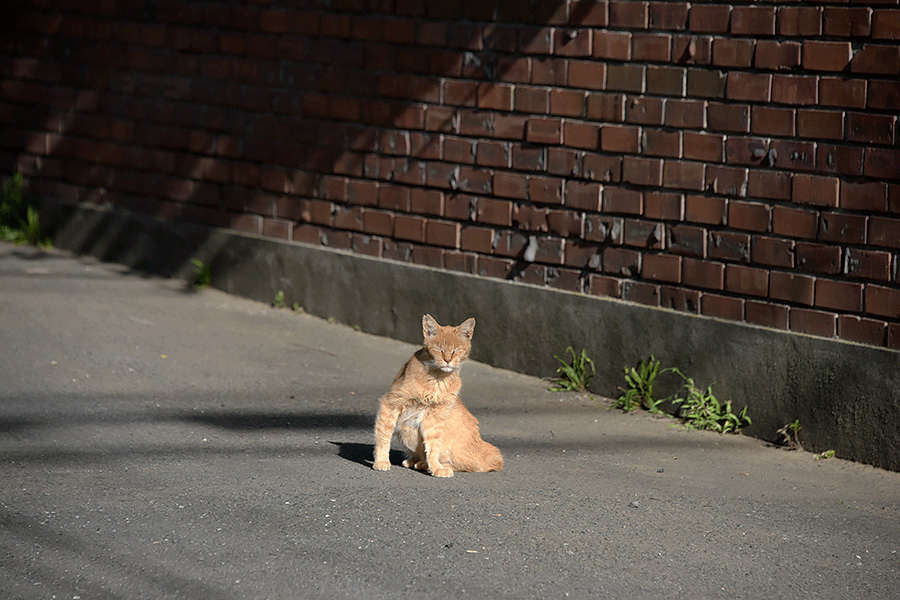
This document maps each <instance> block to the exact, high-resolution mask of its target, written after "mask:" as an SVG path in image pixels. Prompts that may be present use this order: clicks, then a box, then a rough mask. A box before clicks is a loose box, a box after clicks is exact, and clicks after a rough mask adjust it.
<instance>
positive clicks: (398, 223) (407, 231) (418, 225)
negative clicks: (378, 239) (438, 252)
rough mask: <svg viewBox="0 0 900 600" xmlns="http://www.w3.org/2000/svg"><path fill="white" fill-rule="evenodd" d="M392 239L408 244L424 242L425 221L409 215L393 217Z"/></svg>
mask: <svg viewBox="0 0 900 600" xmlns="http://www.w3.org/2000/svg"><path fill="white" fill-rule="evenodd" d="M393 237H395V238H397V239H400V240H407V241H410V242H420V243H422V242H424V241H425V219H423V218H421V217H414V216H410V215H395V216H394V232H393Z"/></svg>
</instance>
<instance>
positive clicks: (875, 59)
mask: <svg viewBox="0 0 900 600" xmlns="http://www.w3.org/2000/svg"><path fill="white" fill-rule="evenodd" d="M898 71H900V46H896V45H892V46H882V45H876V44H865V45H863V47H862V48H860V49H859V50H858V51H857V52H856V54H854V55H853V60H852V61H850V72H852V73H873V74H878V75H894V76H896V75H897V72H898Z"/></svg>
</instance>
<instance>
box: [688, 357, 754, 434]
mask: <svg viewBox="0 0 900 600" xmlns="http://www.w3.org/2000/svg"><path fill="white" fill-rule="evenodd" d="M673 370H674V372H675V373H677V374H678V375H680V376H681V377H682V378H683V379H684V380H685V384H684V390H685V391H686V392H687V394H686V396H685V397H684V398H675V399H674V400H672V402H673V403H675V404H677V405H679V411H678V416H679V417H680V418H681V420H682V421H684V425H685V427H688V428H689V429H708V430H710V431H716V432H718V433H737V432H738V431H740V430H741V429H743V428H744V427H746V426H747V425H750V423H751V422H752V421H751V420H750V417H748V416H747V407H746V406H745V407H744V408H743V410H741V412H739V413H735V412H734V410H732V408H731V401H730V400H726V401H725V402H720V401H719V399H718V398H716V397H715V395H714V394H713V393H712V386H711V385H710V386H708V387H707V388H706V389H705V390H704V389H702V388H700V387H698V386H697V384H695V383H694V379H693V378H692V377H685V376H684V375H683V374H682V373H681V371H678V370H677V369H673Z"/></svg>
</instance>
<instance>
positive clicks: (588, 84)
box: [517, 60, 606, 93]
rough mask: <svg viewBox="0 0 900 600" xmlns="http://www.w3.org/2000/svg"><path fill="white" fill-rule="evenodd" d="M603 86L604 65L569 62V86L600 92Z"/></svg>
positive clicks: (587, 62) (580, 61) (579, 61)
mask: <svg viewBox="0 0 900 600" xmlns="http://www.w3.org/2000/svg"><path fill="white" fill-rule="evenodd" d="M605 84H606V63H602V62H595V61H587V60H572V61H569V85H570V86H571V87H576V88H585V89H588V90H602V89H603V88H604V86H605ZM517 93H518V92H517Z"/></svg>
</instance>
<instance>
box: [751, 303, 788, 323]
mask: <svg viewBox="0 0 900 600" xmlns="http://www.w3.org/2000/svg"><path fill="white" fill-rule="evenodd" d="M788 311H789V309H788V307H787V306H783V305H781V304H771V303H769V302H754V301H752V300H748V301H747V302H746V303H745V305H744V319H745V320H746V321H747V322H748V323H753V324H754V325H760V326H762V327H772V328H775V329H787V328H788Z"/></svg>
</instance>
